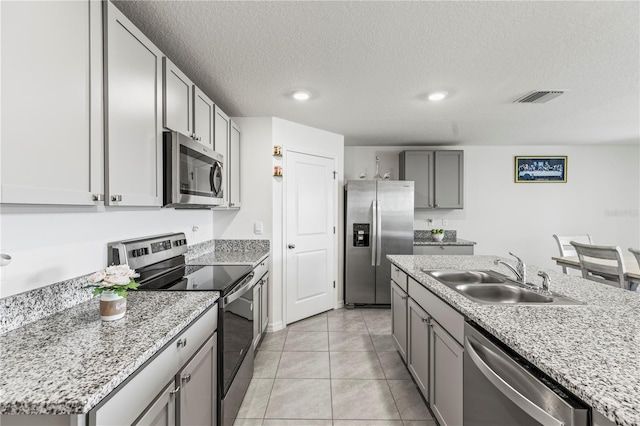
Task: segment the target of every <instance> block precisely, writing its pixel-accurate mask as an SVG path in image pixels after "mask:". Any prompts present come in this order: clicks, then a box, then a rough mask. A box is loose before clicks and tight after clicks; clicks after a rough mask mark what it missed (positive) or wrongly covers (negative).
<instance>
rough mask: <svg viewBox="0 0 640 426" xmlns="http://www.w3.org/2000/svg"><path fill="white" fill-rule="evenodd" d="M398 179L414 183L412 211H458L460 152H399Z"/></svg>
mask: <svg viewBox="0 0 640 426" xmlns="http://www.w3.org/2000/svg"><path fill="white" fill-rule="evenodd" d="M400 179H401V180H412V181H414V182H415V185H414V190H415V198H414V206H415V208H416V209H461V208H463V204H464V200H463V198H464V191H463V185H464V151H458V150H443V151H422V150H416V151H402V152H401V153H400Z"/></svg>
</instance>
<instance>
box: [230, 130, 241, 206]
mask: <svg viewBox="0 0 640 426" xmlns="http://www.w3.org/2000/svg"><path fill="white" fill-rule="evenodd" d="M230 131H231V133H230V135H229V150H228V160H227V170H228V176H229V177H228V179H229V186H228V192H229V207H240V206H242V199H241V193H240V136H241V131H240V127H238V125H237V124H236V123H234V122H233V121H232V122H231V129H230Z"/></svg>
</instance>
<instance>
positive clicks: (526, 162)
mask: <svg viewBox="0 0 640 426" xmlns="http://www.w3.org/2000/svg"><path fill="white" fill-rule="evenodd" d="M515 181H516V183H522V182H557V183H561V182H566V181H567V156H566V155H565V156H549V157H516V158H515Z"/></svg>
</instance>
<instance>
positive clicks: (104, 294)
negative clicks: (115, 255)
mask: <svg viewBox="0 0 640 426" xmlns="http://www.w3.org/2000/svg"><path fill="white" fill-rule="evenodd" d="M139 276H140V274H137V273H136V271H135V270H133V269H131V268H129V265H112V266H109V267H108V268H106V269H102V270H100V271H98V272H96V273H95V274H93V275H91V276H90V277H89V282H91V283H92V284H89V285H88V286H87V287H92V288H93V295H94V296H98V295H99V296H100V317H101V318H102V319H103V320H104V321H113V320H117V319H120V318H122V317H123V316H124V314H125V312H126V310H127V299H126V297H127V291H128V290H136V289H137V288H138V285H139V284H138V283H137V282H135V280H134V278H136V277H139Z"/></svg>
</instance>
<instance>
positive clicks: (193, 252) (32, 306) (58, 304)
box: [0, 240, 270, 334]
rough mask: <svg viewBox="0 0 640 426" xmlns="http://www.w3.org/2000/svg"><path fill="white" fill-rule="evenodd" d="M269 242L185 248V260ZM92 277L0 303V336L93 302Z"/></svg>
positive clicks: (217, 242)
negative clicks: (79, 305)
mask: <svg viewBox="0 0 640 426" xmlns="http://www.w3.org/2000/svg"><path fill="white" fill-rule="evenodd" d="M269 245H270V242H269V240H210V241H205V242H202V243H199V244H194V245H193V246H188V249H187V250H188V251H187V253H186V254H185V259H186V260H187V261H188V260H190V259H194V258H197V257H199V256H201V255H203V254H206V253H210V252H212V251H214V250H216V251H254V250H264V249H266V250H269ZM91 275H92V274H87V275H83V276H80V277H76V278H72V279H70V280H65V281H61V282H58V283H54V284H51V285H48V286H45V287H40V288H37V289H34V290H31V291H27V292H24V293H20V294H15V295H12V296H9V297H5V298H3V299H0V334H3V333H6V332H8V331H11V330H14V329H16V328H18V327H21V326H23V325H26V324H29V323H32V322H34V321H38V320H39V319H42V318H45V317H48V316H49V315H53V314H55V313H57V312H60V311H62V310H64V309H68V308H71V307H72V306H75V305H78V304H80V303H83V302H86V301H88V300H90V299H91V298H93V295H92V289H90V288H84V287H85V286H86V285H87V284H88V278H89V276H91Z"/></svg>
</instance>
